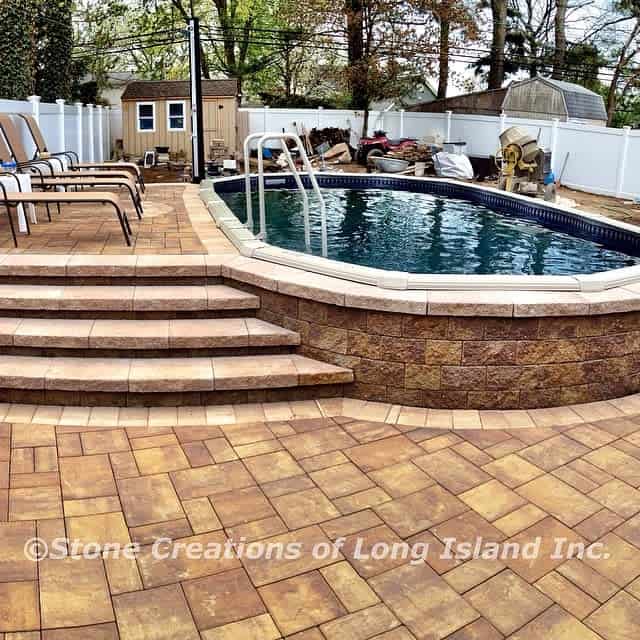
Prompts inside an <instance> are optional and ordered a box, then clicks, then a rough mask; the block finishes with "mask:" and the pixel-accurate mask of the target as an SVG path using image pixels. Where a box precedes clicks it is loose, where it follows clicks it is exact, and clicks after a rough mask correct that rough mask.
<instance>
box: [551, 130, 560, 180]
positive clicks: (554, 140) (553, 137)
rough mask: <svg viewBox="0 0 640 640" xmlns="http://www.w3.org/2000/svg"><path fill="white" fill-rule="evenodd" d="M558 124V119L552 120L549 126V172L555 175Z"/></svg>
mask: <svg viewBox="0 0 640 640" xmlns="http://www.w3.org/2000/svg"><path fill="white" fill-rule="evenodd" d="M559 124H560V119H559V118H554V119H553V124H552V125H551V171H552V172H553V173H554V174H555V172H556V169H557V167H558V161H557V160H556V154H557V152H558V125H559ZM556 178H557V176H556Z"/></svg>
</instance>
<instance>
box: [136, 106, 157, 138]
mask: <svg viewBox="0 0 640 640" xmlns="http://www.w3.org/2000/svg"><path fill="white" fill-rule="evenodd" d="M137 110H138V131H151V132H153V131H155V130H156V105H155V103H153V102H138V103H137Z"/></svg>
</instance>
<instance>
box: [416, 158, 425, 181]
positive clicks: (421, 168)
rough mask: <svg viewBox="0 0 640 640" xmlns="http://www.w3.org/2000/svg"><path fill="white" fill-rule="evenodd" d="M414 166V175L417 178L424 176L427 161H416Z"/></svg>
mask: <svg viewBox="0 0 640 640" xmlns="http://www.w3.org/2000/svg"><path fill="white" fill-rule="evenodd" d="M415 166H416V172H415V175H416V176H418V177H419V178H422V177H423V176H424V172H425V169H426V168H427V163H426V162H416V165H415Z"/></svg>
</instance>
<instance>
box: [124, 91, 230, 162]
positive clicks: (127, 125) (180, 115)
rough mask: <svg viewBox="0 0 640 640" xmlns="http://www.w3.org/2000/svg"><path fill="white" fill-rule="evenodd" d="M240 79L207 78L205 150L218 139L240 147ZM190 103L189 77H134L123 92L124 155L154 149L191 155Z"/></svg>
mask: <svg viewBox="0 0 640 640" xmlns="http://www.w3.org/2000/svg"><path fill="white" fill-rule="evenodd" d="M237 94H238V83H237V81H236V80H234V79H229V80H203V81H202V97H203V123H204V143H205V145H204V148H205V154H206V155H207V156H208V155H209V149H210V148H211V146H212V144H213V143H214V141H216V140H224V144H225V146H226V148H227V150H228V151H229V153H232V152H234V151H235V149H236V135H237V130H236V127H237V112H238V102H237ZM190 115H191V103H190V97H189V81H188V80H136V81H133V82H130V83H129V84H128V85H127V88H126V89H125V91H124V93H123V94H122V138H123V146H124V151H125V153H127V154H129V155H131V156H134V157H141V156H142V155H143V154H144V152H145V151H152V150H153V149H155V147H162V146H164V147H169V152H170V153H171V154H173V153H179V152H183V153H185V154H186V155H187V157H190V155H191V117H190Z"/></svg>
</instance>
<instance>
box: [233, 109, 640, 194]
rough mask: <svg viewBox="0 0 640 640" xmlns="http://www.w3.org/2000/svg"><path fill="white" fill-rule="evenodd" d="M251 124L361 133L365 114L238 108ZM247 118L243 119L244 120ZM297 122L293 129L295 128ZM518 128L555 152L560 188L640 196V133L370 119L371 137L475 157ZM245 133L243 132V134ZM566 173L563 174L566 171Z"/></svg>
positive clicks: (492, 121) (472, 120) (439, 116)
mask: <svg viewBox="0 0 640 640" xmlns="http://www.w3.org/2000/svg"><path fill="white" fill-rule="evenodd" d="M240 112H241V114H242V115H243V116H244V118H246V120H247V121H248V131H246V133H247V134H248V133H257V132H259V131H278V132H280V131H282V130H283V129H284V130H285V131H287V132H292V133H294V132H295V131H296V126H297V129H298V131H300V130H301V127H302V125H304V127H305V128H306V129H307V130H308V131H310V130H311V129H313V128H314V127H317V128H323V127H339V128H349V127H351V128H352V129H354V130H355V131H357V132H358V133H360V131H361V129H362V113H361V112H357V111H348V110H337V109H335V110H334V109H269V108H268V107H267V108H257V109H240ZM242 119H243V118H241V119H240V120H241V121H242ZM294 123H295V124H294ZM513 125H518V126H520V127H524V128H525V129H527V130H528V131H530V132H531V134H532V135H534V136H537V137H538V140H539V141H540V144H541V146H543V147H545V148H547V149H550V150H551V151H552V152H553V170H554V173H555V174H556V177H560V175H561V174H562V184H563V185H565V186H567V187H571V188H574V189H579V190H581V191H588V192H591V193H599V194H603V195H610V196H618V197H625V198H630V197H633V196H636V195H640V171H638V169H639V168H640V131H631V130H630V129H629V128H628V127H626V128H624V129H612V128H608V127H598V126H594V125H588V124H582V123H576V122H559V121H557V120H528V119H523V118H507V117H506V116H505V115H504V114H503V115H502V116H500V117H494V116H481V115H458V114H452V113H450V112H447V113H419V112H408V111H407V112H405V111H388V112H377V111H374V112H372V113H371V114H370V119H369V133H371V132H372V131H374V130H376V129H382V130H384V131H387V133H388V135H389V136H390V137H393V138H399V137H403V136H408V137H415V138H423V137H425V136H430V135H435V136H438V137H440V138H441V139H442V140H449V141H456V140H459V141H464V142H466V143H467V147H466V149H467V153H468V155H471V156H480V157H489V156H490V155H494V154H495V153H496V151H497V149H498V135H499V134H500V132H501V131H503V130H504V129H505V128H507V127H510V126H513ZM242 133H244V132H242ZM563 169H564V171H563Z"/></svg>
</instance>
